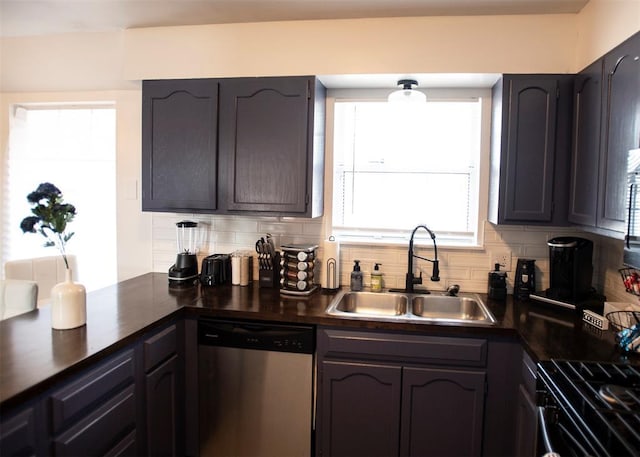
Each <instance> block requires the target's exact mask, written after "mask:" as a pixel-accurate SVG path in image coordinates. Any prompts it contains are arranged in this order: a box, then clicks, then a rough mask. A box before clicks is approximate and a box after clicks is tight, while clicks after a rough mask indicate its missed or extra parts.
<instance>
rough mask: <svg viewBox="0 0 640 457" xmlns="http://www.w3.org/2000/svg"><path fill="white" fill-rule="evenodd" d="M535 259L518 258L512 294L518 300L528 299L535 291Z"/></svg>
mask: <svg viewBox="0 0 640 457" xmlns="http://www.w3.org/2000/svg"><path fill="white" fill-rule="evenodd" d="M535 263H536V261H535V260H533V259H518V265H517V266H516V277H515V279H514V280H513V296H514V297H515V298H517V299H518V300H528V299H529V295H531V294H534V293H535V292H536V265H535Z"/></svg>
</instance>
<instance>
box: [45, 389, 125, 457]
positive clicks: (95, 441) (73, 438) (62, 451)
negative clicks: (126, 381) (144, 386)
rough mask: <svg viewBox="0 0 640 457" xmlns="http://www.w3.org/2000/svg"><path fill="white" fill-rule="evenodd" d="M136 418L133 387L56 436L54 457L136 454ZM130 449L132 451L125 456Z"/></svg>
mask: <svg viewBox="0 0 640 457" xmlns="http://www.w3.org/2000/svg"><path fill="white" fill-rule="evenodd" d="M135 417H136V404H135V396H134V386H133V385H130V386H129V387H127V388H126V389H125V390H123V391H122V392H120V393H119V394H117V395H115V396H114V397H113V398H112V399H111V400H110V401H108V402H107V403H105V404H104V405H102V406H101V407H99V408H98V409H97V410H95V411H94V412H93V413H91V414H89V415H88V416H86V417H84V418H82V419H81V420H80V421H78V423H77V424H75V425H74V426H72V427H71V428H69V429H68V430H67V431H65V432H64V433H62V434H60V435H58V436H56V437H54V439H53V451H54V455H56V456H69V457H76V456H79V455H136V454H137V449H136V420H135ZM127 450H129V451H131V452H130V453H128V454H123V453H124V452H125V451H127Z"/></svg>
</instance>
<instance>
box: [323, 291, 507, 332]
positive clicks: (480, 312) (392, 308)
mask: <svg viewBox="0 0 640 457" xmlns="http://www.w3.org/2000/svg"><path fill="white" fill-rule="evenodd" d="M327 314H329V315H332V316H341V317H349V318H351V319H362V320H377V321H388V322H408V323H425V324H450V325H460V324H474V325H494V324H495V323H496V318H495V317H494V316H493V314H491V311H489V309H488V308H487V306H486V305H485V304H484V302H483V301H482V299H481V298H480V296H479V295H478V294H473V293H460V294H458V295H457V296H449V295H445V294H434V293H432V294H419V293H418V294H416V293H404V292H402V293H396V292H351V291H348V290H342V291H340V292H339V293H338V294H337V295H336V297H335V298H334V299H333V301H332V302H331V303H330V304H329V306H328V307H327Z"/></svg>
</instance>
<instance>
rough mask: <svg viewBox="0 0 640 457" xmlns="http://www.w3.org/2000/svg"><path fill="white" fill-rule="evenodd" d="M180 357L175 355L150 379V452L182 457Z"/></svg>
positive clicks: (148, 435)
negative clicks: (180, 433) (180, 446)
mask: <svg viewBox="0 0 640 457" xmlns="http://www.w3.org/2000/svg"><path fill="white" fill-rule="evenodd" d="M179 384H180V383H179V376H178V357H177V356H175V355H174V356H173V357H171V358H170V359H169V360H167V361H166V362H164V363H163V364H161V365H160V366H159V367H158V368H156V369H155V370H153V371H152V372H151V373H149V374H147V376H146V393H147V395H146V400H147V401H146V407H147V453H148V454H149V455H157V456H162V455H178V454H180V452H178V449H177V448H178V445H179V443H180V439H179V437H178V435H177V434H178V431H179V430H180V426H179V424H181V422H182V421H183V414H182V413H181V411H180V405H181V404H182V401H181V400H180V399H179V396H178V395H179V394H178V392H179Z"/></svg>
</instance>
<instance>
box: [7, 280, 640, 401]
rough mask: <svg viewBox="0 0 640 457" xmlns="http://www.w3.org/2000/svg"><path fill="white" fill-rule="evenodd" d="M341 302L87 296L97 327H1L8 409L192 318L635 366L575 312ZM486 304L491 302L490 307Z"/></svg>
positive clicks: (191, 293)
mask: <svg viewBox="0 0 640 457" xmlns="http://www.w3.org/2000/svg"><path fill="white" fill-rule="evenodd" d="M334 295H335V293H333V292H325V291H318V292H316V293H314V294H313V295H311V296H310V297H297V296H293V297H290V296H284V295H281V294H280V293H279V290H277V289H262V288H259V287H258V286H257V283H254V284H252V285H250V286H248V287H239V286H220V287H209V288H201V287H199V286H195V287H191V288H186V289H174V288H170V287H169V286H168V282H167V275H166V274H164V273H148V274H145V275H142V276H139V277H136V278H133V279H130V280H127V281H122V282H120V283H118V284H115V285H113V286H110V287H107V288H105V289H101V290H99V291H95V292H91V293H89V294H88V295H87V325H86V326H84V327H81V328H79V329H73V330H52V329H51V317H50V313H49V309H48V308H43V309H39V310H36V311H33V312H30V313H27V314H23V315H20V316H16V317H14V318H11V319H8V320H5V321H1V322H0V405H1V406H2V407H5V406H8V405H9V404H17V403H19V402H21V401H25V400H26V399H28V398H29V396H30V395H32V394H34V393H37V392H41V391H42V390H44V389H46V388H47V387H49V386H51V385H52V384H53V383H54V382H57V381H60V380H62V379H64V378H66V377H68V376H70V375H72V374H74V373H76V372H77V371H78V370H80V369H82V368H84V367H86V366H88V365H89V364H91V363H93V362H94V361H96V360H98V359H99V358H101V357H104V356H105V355H108V354H110V353H112V352H114V351H116V350H118V349H120V348H123V347H125V346H127V345H128V344H130V343H132V342H133V341H134V340H135V339H136V338H138V337H139V336H141V335H142V334H143V333H144V332H146V331H149V330H151V329H152V328H154V327H155V326H158V325H162V324H163V323H165V322H167V321H169V320H171V319H173V318H180V317H182V316H187V317H198V316H211V317H216V318H236V319H252V320H261V321H277V322H291V323H309V324H316V325H327V326H338V327H344V328H352V329H384V330H402V331H410V332H420V333H428V334H434V335H435V334H438V335H458V336H470V335H485V336H495V337H500V336H502V337H505V338H513V339H520V340H521V341H522V343H523V346H524V347H525V349H526V350H527V351H528V352H529V353H530V355H531V356H532V357H533V358H534V360H547V359H551V358H558V359H570V360H597V361H616V362H630V363H633V364H638V365H640V356H637V355H631V356H629V357H628V358H627V357H625V355H624V353H622V351H620V350H619V349H618V348H617V346H616V345H615V340H614V332H613V331H611V330H608V331H604V332H602V331H598V330H596V329H593V327H590V326H588V325H587V324H583V323H582V321H581V319H580V316H577V315H576V314H574V313H572V312H567V311H556V310H553V309H550V308H548V307H547V306H545V305H542V304H538V303H534V302H515V301H513V300H512V299H511V297H509V298H508V299H507V300H506V301H505V302H496V301H492V300H487V301H486V303H487V305H488V306H489V308H490V309H491V311H492V312H493V313H494V315H495V317H496V318H497V319H498V323H497V325H495V326H492V327H480V326H451V325H429V324H405V323H388V322H372V321H363V320H350V319H344V318H338V317H332V316H328V315H326V314H325V309H326V307H327V306H328V305H329V303H330V302H331V299H332V298H333V296H334ZM483 298H485V299H486V297H483Z"/></svg>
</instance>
